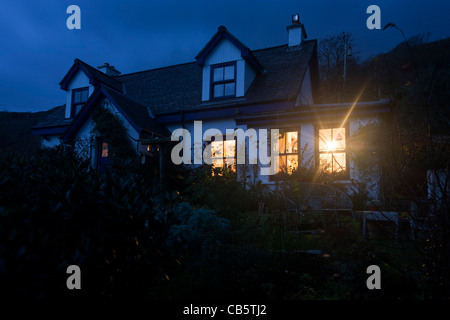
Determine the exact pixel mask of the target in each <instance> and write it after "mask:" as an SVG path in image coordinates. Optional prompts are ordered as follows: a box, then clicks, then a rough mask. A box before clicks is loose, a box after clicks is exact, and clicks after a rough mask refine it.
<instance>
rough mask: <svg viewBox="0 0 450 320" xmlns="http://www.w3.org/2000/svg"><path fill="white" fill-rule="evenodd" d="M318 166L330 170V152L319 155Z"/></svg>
mask: <svg viewBox="0 0 450 320" xmlns="http://www.w3.org/2000/svg"><path fill="white" fill-rule="evenodd" d="M319 162H320V164H319V165H320V168H321V169H322V170H324V171H327V172H332V170H333V168H332V165H333V164H332V162H331V154H330V153H323V154H320V155H319Z"/></svg>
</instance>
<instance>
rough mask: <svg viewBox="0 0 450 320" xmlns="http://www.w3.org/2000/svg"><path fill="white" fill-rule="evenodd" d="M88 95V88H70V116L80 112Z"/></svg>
mask: <svg viewBox="0 0 450 320" xmlns="http://www.w3.org/2000/svg"><path fill="white" fill-rule="evenodd" d="M88 97H89V88H88V87H86V88H80V89H73V90H72V109H71V117H74V116H76V115H77V114H78V112H80V110H81V108H82V107H83V105H84V103H85V102H86V101H87V99H88Z"/></svg>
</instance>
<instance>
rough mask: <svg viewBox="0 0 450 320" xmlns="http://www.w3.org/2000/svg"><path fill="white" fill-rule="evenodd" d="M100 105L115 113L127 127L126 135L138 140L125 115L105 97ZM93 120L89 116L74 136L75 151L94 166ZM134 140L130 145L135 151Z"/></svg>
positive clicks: (95, 153) (94, 140)
mask: <svg viewBox="0 0 450 320" xmlns="http://www.w3.org/2000/svg"><path fill="white" fill-rule="evenodd" d="M100 105H104V106H105V107H106V108H107V109H108V110H109V111H111V112H112V113H113V114H115V115H116V116H117V117H118V118H119V119H120V120H121V121H122V124H123V125H124V126H125V128H126V129H127V132H128V135H129V136H131V138H133V139H135V140H138V139H139V132H137V131H136V130H135V129H134V128H133V127H132V126H131V125H130V124H129V122H128V121H127V120H126V119H125V117H124V116H123V115H122V114H121V113H120V111H119V110H117V109H116V108H115V107H114V105H113V104H112V103H110V102H109V101H108V100H107V99H106V98H105V99H103V100H102V101H101V102H100ZM93 128H94V122H93V121H92V117H89V118H88V119H87V120H86V122H85V123H84V124H83V126H82V127H81V128H80V129H79V130H78V133H77V135H76V138H75V152H76V153H77V154H79V155H80V156H82V157H85V158H87V159H90V161H91V165H93V166H95V163H96V162H95V161H96V157H97V149H96V139H95V134H94V132H93ZM135 140H131V141H132V145H133V146H135V147H136V148H135V150H136V153H137V152H138V151H137V142H136V141H135Z"/></svg>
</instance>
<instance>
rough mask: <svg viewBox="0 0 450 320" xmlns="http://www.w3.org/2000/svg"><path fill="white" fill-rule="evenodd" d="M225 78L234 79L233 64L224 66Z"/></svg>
mask: <svg viewBox="0 0 450 320" xmlns="http://www.w3.org/2000/svg"><path fill="white" fill-rule="evenodd" d="M224 79H225V80H232V79H234V66H228V67H225V77H224Z"/></svg>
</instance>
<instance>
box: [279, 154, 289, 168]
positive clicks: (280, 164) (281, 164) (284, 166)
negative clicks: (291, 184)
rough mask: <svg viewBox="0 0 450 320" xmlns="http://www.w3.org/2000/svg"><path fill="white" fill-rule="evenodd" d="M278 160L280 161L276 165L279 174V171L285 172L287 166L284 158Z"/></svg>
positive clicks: (280, 157)
mask: <svg viewBox="0 0 450 320" xmlns="http://www.w3.org/2000/svg"><path fill="white" fill-rule="evenodd" d="M279 159H280V160H279V162H278V165H279V167H278V172H281V171H283V172H287V171H288V169H287V165H286V156H279Z"/></svg>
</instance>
